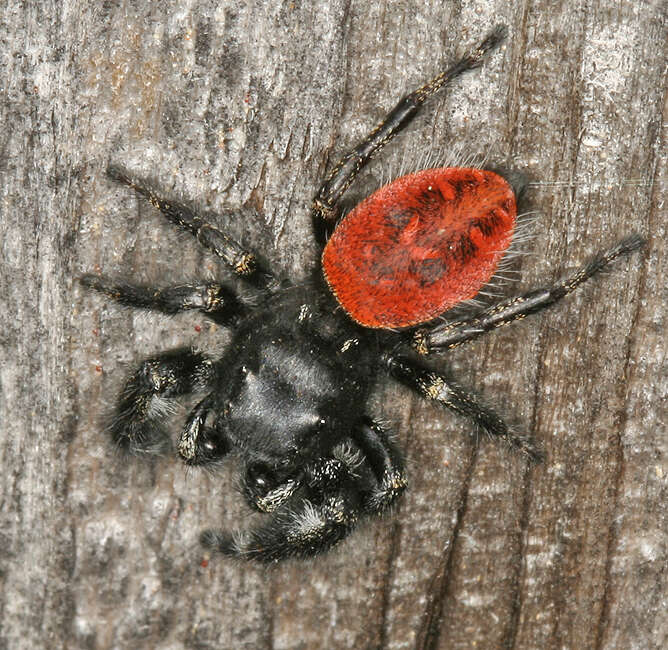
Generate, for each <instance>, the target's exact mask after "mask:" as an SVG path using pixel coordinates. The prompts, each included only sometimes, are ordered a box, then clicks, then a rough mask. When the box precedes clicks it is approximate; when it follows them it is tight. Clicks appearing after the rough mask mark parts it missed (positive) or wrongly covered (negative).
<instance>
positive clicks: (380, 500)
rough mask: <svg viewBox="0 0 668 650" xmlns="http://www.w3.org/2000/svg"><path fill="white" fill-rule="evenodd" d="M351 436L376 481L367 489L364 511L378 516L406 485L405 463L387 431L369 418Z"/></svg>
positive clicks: (390, 504) (399, 494) (398, 495)
mask: <svg viewBox="0 0 668 650" xmlns="http://www.w3.org/2000/svg"><path fill="white" fill-rule="evenodd" d="M351 437H352V439H353V440H354V441H355V443H356V444H357V446H358V447H359V449H360V450H361V451H362V452H363V454H364V456H365V457H366V459H367V461H368V462H369V465H370V466H371V469H372V470H373V473H374V475H375V478H376V481H377V484H375V485H373V486H371V487H370V489H369V490H368V494H367V495H366V497H365V501H364V509H365V510H366V511H367V512H369V513H373V514H380V513H382V512H384V511H385V510H387V509H388V508H389V507H390V506H392V505H393V504H394V502H395V501H396V500H397V499H398V498H399V497H400V496H401V494H402V493H403V492H404V490H405V489H406V486H407V485H408V482H407V480H406V471H405V466H404V460H403V458H402V455H401V453H400V452H399V449H398V448H397V447H396V446H395V445H394V443H393V442H392V440H391V439H390V437H389V436H388V433H387V431H385V430H384V429H383V428H382V427H381V426H380V425H379V424H378V423H377V422H374V421H373V420H371V419H369V418H367V419H365V420H363V421H362V422H361V423H360V426H359V427H357V429H356V430H355V431H354V432H353V434H352V436H351Z"/></svg>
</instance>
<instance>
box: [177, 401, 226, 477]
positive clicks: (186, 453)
mask: <svg viewBox="0 0 668 650" xmlns="http://www.w3.org/2000/svg"><path fill="white" fill-rule="evenodd" d="M214 401H215V394H214V393H211V394H209V395H207V396H206V397H205V398H204V399H203V400H202V401H201V402H200V403H199V404H198V405H197V406H196V407H195V408H194V409H193V410H192V411H191V412H190V415H188V419H187V420H186V424H185V426H184V427H183V431H181V436H180V438H179V443H178V445H177V450H178V453H179V456H180V457H181V460H182V461H183V462H184V463H185V464H186V465H190V466H205V465H214V464H216V463H218V462H219V461H220V460H221V458H222V457H223V456H225V455H226V454H227V453H228V452H229V450H230V449H231V447H232V444H231V443H230V441H229V439H228V438H227V436H226V435H225V434H224V433H222V432H221V431H220V430H219V429H216V428H214V427H207V426H205V423H206V418H207V416H208V414H209V411H211V410H212V409H213V408H214Z"/></svg>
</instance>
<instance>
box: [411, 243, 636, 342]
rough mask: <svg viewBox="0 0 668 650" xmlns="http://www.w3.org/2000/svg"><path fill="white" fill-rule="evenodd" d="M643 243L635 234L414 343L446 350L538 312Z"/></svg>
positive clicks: (417, 334) (414, 337) (424, 332)
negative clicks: (549, 282)
mask: <svg viewBox="0 0 668 650" xmlns="http://www.w3.org/2000/svg"><path fill="white" fill-rule="evenodd" d="M643 244H644V241H643V239H642V238H641V237H640V236H639V235H631V236H630V237H627V238H626V239H624V240H622V241H621V242H619V243H618V244H617V245H616V246H614V247H613V248H610V249H609V250H607V251H604V252H602V253H599V254H598V255H597V256H596V257H594V259H592V260H591V262H589V263H588V264H587V265H586V266H583V267H582V268H581V269H580V270H579V271H577V272H576V273H574V274H573V275H571V276H569V277H567V278H566V279H565V280H562V281H561V282H559V283H557V284H555V285H554V286H552V287H545V288H542V289H535V290H533V291H529V292H528V293H525V294H524V295H521V296H517V297H515V298H511V299H510V300H506V301H504V302H500V303H498V304H496V305H492V306H491V307H490V308H489V309H486V310H484V311H483V312H481V313H480V314H478V315H477V316H474V317H473V318H469V319H466V320H460V321H456V322H450V323H443V324H442V325H437V326H436V327H433V328H424V329H419V330H417V331H414V332H411V334H410V339H411V345H412V347H414V348H415V349H416V350H417V351H418V352H419V353H420V354H429V353H430V352H442V351H445V350H449V349H451V348H455V347H457V346H458V345H461V344H462V343H466V342H468V341H471V340H473V339H475V338H477V337H478V336H481V335H482V334H484V333H485V332H489V331H490V330H493V329H496V328H497V327H501V326H502V325H506V324H508V323H511V322H512V321H514V320H518V319H521V318H524V317H525V316H528V315H529V314H535V313H536V312H538V311H541V310H542V309H546V308H547V307H551V306H552V305H554V304H555V303H556V302H558V301H559V300H561V299H562V298H564V297H566V296H567V295H568V294H569V293H572V292H573V291H575V289H577V288H578V287H579V286H580V285H581V284H582V283H583V282H586V281H587V280H589V278H591V277H592V276H594V275H596V274H597V273H598V272H599V271H601V270H603V269H604V268H606V267H607V266H608V265H609V264H610V262H612V261H613V260H614V259H616V258H617V257H619V256H620V255H628V254H630V253H632V252H633V251H636V250H638V249H639V248H640V247H641V246H643Z"/></svg>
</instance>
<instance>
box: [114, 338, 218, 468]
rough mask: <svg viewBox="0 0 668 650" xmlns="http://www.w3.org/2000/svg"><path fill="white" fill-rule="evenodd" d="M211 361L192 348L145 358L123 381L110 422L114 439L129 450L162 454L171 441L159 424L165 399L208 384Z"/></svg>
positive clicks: (164, 412)
mask: <svg viewBox="0 0 668 650" xmlns="http://www.w3.org/2000/svg"><path fill="white" fill-rule="evenodd" d="M214 376H215V369H214V364H213V362H212V361H211V360H210V359H208V358H206V357H205V356H204V355H202V354H200V353H198V352H194V351H193V350H191V349H179V350H173V351H171V352H166V353H164V354H161V355H158V356H155V357H151V358H150V359H146V360H145V361H144V362H143V363H142V364H141V365H140V366H139V368H138V369H137V370H136V371H135V372H134V373H133V374H132V376H131V377H130V378H129V379H128V380H127V382H126V383H125V387H124V388H123V391H122V392H121V395H120V397H119V400H118V404H117V408H116V412H115V414H114V418H113V420H112V422H111V425H110V426H109V430H110V433H111V435H112V437H113V439H114V442H116V444H117V445H118V446H119V447H120V448H121V449H123V450H125V451H127V452H128V453H131V454H152V455H157V454H162V453H164V452H166V451H167V450H168V449H169V447H170V441H169V438H168V436H167V435H166V433H165V432H164V430H163V428H162V420H163V419H164V418H165V417H166V415H167V414H168V413H169V405H168V404H167V403H166V401H165V400H166V399H171V398H175V397H178V396H180V395H186V394H188V393H192V392H195V391H199V390H206V389H207V388H211V385H212V382H213V380H214Z"/></svg>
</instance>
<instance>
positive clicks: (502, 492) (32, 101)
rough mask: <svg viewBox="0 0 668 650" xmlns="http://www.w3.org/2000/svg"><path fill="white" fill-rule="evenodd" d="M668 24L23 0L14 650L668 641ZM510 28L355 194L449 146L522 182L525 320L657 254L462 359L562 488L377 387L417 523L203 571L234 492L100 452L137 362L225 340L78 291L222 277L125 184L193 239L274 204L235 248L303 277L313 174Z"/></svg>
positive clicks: (12, 289)
mask: <svg viewBox="0 0 668 650" xmlns="http://www.w3.org/2000/svg"><path fill="white" fill-rule="evenodd" d="M666 20H667V18H666V12H665V5H663V4H662V3H661V2H660V1H656V2H646V1H642V0H639V1H638V2H621V3H620V2H618V1H617V0H598V1H596V0H594V1H592V2H586V3H584V2H583V3H578V2H571V3H569V2H562V3H555V2H552V1H547V0H534V1H533V2H529V1H523V2H503V1H500V0H499V1H497V0H493V1H491V2H490V1H484V2H483V1H480V2H466V3H459V2H443V1H441V0H421V1H420V2H414V3H412V2H392V3H389V2H388V3H382V2H362V1H354V2H350V1H349V0H348V1H346V0H327V1H324V0H315V1H313V2H299V1H294V2H266V1H265V0H249V1H248V2H235V1H230V2H225V1H215V2H214V1H213V0H211V1H204V0H203V1H199V2H186V1H184V0H182V1H180V2H176V1H166V2H160V3H148V2H130V1H128V0H108V1H105V2H95V3H84V2H73V1H64V2H57V3H56V2H51V1H47V0H40V1H39V2H38V1H36V0H29V1H28V2H19V1H18V0H6V2H4V3H2V7H1V8H0V39H1V43H2V47H1V48H0V88H1V90H2V93H1V94H0V124H2V129H1V130H0V242H1V244H2V261H1V263H2V274H1V276H0V296H1V299H2V302H3V304H4V308H3V309H2V312H1V316H0V318H1V321H0V341H1V344H0V345H1V348H0V349H1V354H2V357H1V362H2V363H1V367H0V373H1V374H0V382H1V386H0V388H1V395H0V418H1V420H0V422H1V427H2V436H1V438H0V454H1V458H2V461H1V462H2V475H1V476H0V547H1V548H2V555H1V556H0V584H1V585H2V593H1V594H0V648H8V649H12V650H13V649H14V648H165V649H167V648H169V649H177V648H295V649H296V648H319V647H323V648H413V647H417V648H518V649H519V648H577V649H582V648H615V649H617V648H618V649H620V650H621V649H628V648H665V647H667V646H668V602H667V598H668V595H667V594H668V568H667V565H668V541H667V540H668V537H667V535H668V508H667V506H666V504H667V502H668V500H667V496H668V494H667V492H668V460H667V456H666V454H667V451H668V441H667V435H666V394H667V392H668V372H667V368H666V361H665V348H666V330H667V329H668V323H667V322H666V307H665V305H666V303H667V300H668V296H667V295H666V277H667V275H668V260H667V255H666V244H665V242H666V209H665V202H666V181H667V178H666V166H665V155H666V145H665V139H664V138H665V132H664V133H663V134H662V130H661V129H662V123H663V124H665V122H666V121H667V120H666V114H665V97H666V95H665V91H666V77H665V70H666V30H667V22H666ZM499 21H503V22H506V23H507V24H508V25H509V26H510V30H511V40H510V41H509V42H508V44H507V46H506V47H505V49H504V50H503V51H502V52H501V53H500V54H498V55H496V56H494V57H493V59H492V60H491V61H490V64H489V65H488V66H486V67H485V68H484V69H483V70H481V71H479V72H476V73H474V74H471V75H468V76H467V77H466V78H465V79H462V80H461V81H460V82H458V83H457V84H455V87H453V88H452V90H451V92H450V93H449V94H447V96H443V97H439V98H438V99H436V100H435V101H433V102H432V103H431V104H430V105H429V108H428V110H426V111H425V114H424V117H421V118H420V119H419V120H418V123H417V124H416V125H415V126H414V127H413V128H412V129H411V130H410V131H409V132H407V133H405V134H403V135H402V136H401V137H400V138H398V139H397V141H396V143H395V144H394V145H393V146H392V147H391V148H390V150H388V151H387V154H386V155H384V156H383V157H382V158H381V159H379V160H377V161H376V162H375V163H374V164H373V165H372V167H371V168H370V169H369V171H368V173H366V174H365V175H364V178H363V179H361V182H360V183H359V184H357V185H355V187H354V188H353V191H352V194H353V195H354V196H353V197H352V198H356V197H359V196H361V195H363V194H364V193H365V192H367V191H368V190H369V189H372V188H374V187H376V186H378V184H379V183H380V182H381V180H382V179H383V178H385V179H386V178H388V177H389V176H391V175H392V174H397V173H398V172H399V170H400V169H402V165H403V169H407V170H410V169H416V168H418V167H420V166H423V164H424V163H423V162H421V161H422V160H423V157H424V156H425V155H426V154H430V155H431V156H432V160H434V161H436V162H437V163H438V162H439V161H444V160H449V159H451V158H452V151H453V149H454V150H456V151H459V156H460V158H461V156H463V155H469V154H482V155H485V154H486V155H487V156H488V160H489V164H490V165H491V166H494V165H496V166H499V165H500V166H505V167H507V168H512V169H520V170H523V171H525V172H527V173H528V174H530V176H531V177H532V179H533V180H534V181H540V182H541V184H536V185H534V186H533V187H531V188H530V191H529V192H528V195H527V209H529V210H535V211H536V215H537V217H536V219H535V220H534V221H533V223H532V225H531V226H530V229H529V231H528V232H529V233H530V234H531V235H532V237H533V238H532V239H530V240H527V241H526V242H525V243H523V245H522V249H523V250H524V251H525V252H526V253H527V255H526V256H524V257H523V258H522V260H521V262H518V264H517V266H516V268H517V270H519V271H521V279H520V281H519V282H518V283H515V284H511V285H506V286H503V287H502V288H501V292H502V293H504V294H506V295H510V294H512V293H515V292H517V291H519V290H521V289H525V288H528V287H532V286H536V285H538V284H540V283H542V282H546V281H549V280H551V279H555V278H557V277H559V275H560V274H561V273H562V272H563V271H565V270H566V269H573V268H575V267H576V266H577V265H579V264H580V263H581V262H583V261H584V260H586V259H587V258H588V256H590V255H592V254H593V253H594V252H595V251H596V250H598V249H599V248H602V247H604V246H607V245H609V244H612V243H614V242H615V241H617V240H618V239H620V238H621V237H622V236H624V235H626V234H628V233H630V232H633V231H636V232H641V233H643V234H644V235H646V236H647V238H648V245H647V248H646V249H645V250H644V251H643V252H642V253H641V254H637V255H635V256H634V257H632V258H631V259H628V260H624V261H622V262H620V263H619V264H616V265H615V268H614V270H612V271H611V272H610V273H607V274H604V276H603V277H600V278H598V279H597V280H596V281H595V282H593V283H592V284H591V286H588V287H587V288H586V289H585V290H583V291H581V292H579V293H578V294H577V295H574V296H572V297H571V298H569V299H568V301H567V302H565V303H563V304H562V305H560V306H558V307H557V308H555V309H554V310H552V311H550V312H549V313H546V314H544V315H541V316H537V317H533V318H530V319H527V320H526V321H524V322H522V323H518V324H515V325H513V326H512V327H509V328H505V329H503V330H502V331H498V332H496V333H494V334H492V335H490V336H488V337H486V338H484V339H482V340H481V341H480V342H478V343H476V344H474V345H471V346H469V347H467V348H464V349H461V350H458V351H457V352H456V354H452V355H451V356H450V357H449V358H448V360H447V363H448V364H449V365H450V366H451V367H452V369H453V371H454V372H456V374H457V375H458V376H459V377H460V380H461V382H462V383H464V384H465V385H468V386H472V387H473V386H475V387H476V388H477V389H479V390H480V392H481V393H482V395H483V396H484V398H485V399H486V401H487V402H488V403H490V404H492V405H495V406H496V407H497V408H498V409H499V410H500V411H502V412H503V413H504V414H506V415H507V416H508V418H509V419H510V420H511V421H512V422H514V423H515V424H516V425H517V426H519V427H526V428H527V429H528V430H530V431H531V433H532V434H533V435H534V436H536V438H537V439H538V440H540V442H541V444H542V445H543V447H544V448H545V451H546V453H547V460H546V462H545V463H543V464H542V465H540V466H536V467H531V468H528V467H527V466H526V464H525V463H524V461H523V460H522V459H521V458H518V457H516V456H514V455H512V454H511V453H509V452H508V451H507V450H505V449H503V448H500V447H499V446H496V445H494V444H490V443H488V442H487V441H481V445H480V446H479V448H476V446H475V445H474V444H473V442H472V439H471V437H470V436H469V435H467V434H468V432H469V431H470V428H471V427H470V425H469V423H468V422H466V421H463V420H461V419H458V418H455V417H453V416H452V415H451V414H449V413H446V412H444V411H440V410H438V408H436V407H435V406H433V405H430V404H427V403H425V402H423V401H420V399H419V398H417V397H415V396H412V395H410V394H408V393H407V392H406V391H405V390H403V389H401V388H399V387H397V386H395V385H392V384H390V383H389V382H381V384H380V386H379V389H378V392H377V395H376V396H375V400H376V403H377V405H378V407H379V409H382V411H383V413H384V415H385V417H386V419H387V420H388V422H390V423H391V425H392V426H393V427H394V429H395V430H396V431H397V432H398V434H399V438H400V440H401V442H402V445H403V446H404V448H405V450H406V454H407V457H408V462H409V472H410V480H411V486H410V490H409V492H408V494H407V496H406V497H405V499H404V500H403V502H402V504H401V507H400V508H399V510H398V512H397V513H396V514H395V515H394V516H393V517H388V518H387V519H384V520H382V521H371V522H369V523H368V524H367V525H365V526H363V527H362V528H361V529H360V530H359V531H357V532H356V533H355V534H354V535H353V536H352V537H351V538H350V539H349V540H348V541H347V542H345V543H344V544H342V545H341V546H340V548H338V550H336V551H335V552H332V553H331V554H329V555H328V556H326V557H323V558H319V559H317V560H314V561H311V562H305V563H304V562H301V563H298V562H295V563H288V564H284V565H281V566H278V567H275V568H272V569H265V568H260V567H257V566H254V565H248V564H238V563H235V562H233V561H230V560H228V559H225V558H220V557H212V558H210V560H209V562H208V565H206V566H204V564H206V562H204V563H202V561H203V560H204V559H206V558H205V556H204V555H203V553H202V551H201V550H200V548H199V547H198V545H197V534H198V531H199V530H201V529H202V528H204V527H208V526H211V525H214V526H216V525H224V526H226V527H233V526H240V525H245V524H248V523H250V518H249V516H248V513H247V510H246V509H245V506H244V504H243V503H242V501H241V498H240V496H239V495H238V493H237V492H236V491H235V473H234V467H233V466H232V465H231V466H230V467H229V468H227V469H226V470H225V471H223V472H222V474H220V475H215V476H210V475H206V474H202V473H197V472H191V473H189V474H187V475H186V474H185V473H184V471H183V469H182V467H181V466H180V465H179V464H178V463H177V462H175V461H173V460H172V459H171V458H167V459H165V460H160V461H158V462H155V463H153V464H142V463H128V462H124V461H122V460H119V459H118V458H116V457H115V456H114V453H113V451H112V449H111V445H110V443H109V440H108V439H107V437H106V436H105V435H104V433H103V431H102V428H103V426H104V418H105V414H106V413H108V411H109V409H110V405H111V404H112V403H113V399H114V395H115V393H116V391H117V390H118V387H119V384H120V382H121V381H122V378H123V376H124V375H125V373H127V372H128V370H129V369H131V368H133V367H134V366H135V365H136V364H137V363H138V361H139V360H140V359H141V358H142V357H144V356H146V355H148V354H152V353H155V352H158V351H161V350H165V349H168V348H170V347H174V346H176V345H178V344H183V343H184V342H193V343H197V344H199V345H201V346H203V347H208V346H210V345H219V344H220V341H221V339H222V338H224V333H222V332H221V331H220V330H218V331H215V330H214V328H213V327H212V326H211V325H210V324H209V323H207V322H206V321H205V320H204V319H203V318H200V317H198V316H193V315H189V316H183V317H179V318H174V319H167V318H164V317H158V318H155V317H152V316H148V315H146V314H141V313H136V312H132V311H129V310H124V309H121V308H118V307H116V306H114V305H111V304H109V303H107V302H105V301H104V300H103V299H101V298H100V297H98V296H95V295H90V294H87V293H86V292H84V291H83V290H82V289H81V287H79V286H78V284H77V282H76V278H77V277H78V276H80V275H81V274H82V273H84V272H88V271H95V270H100V269H102V270H103V271H104V272H105V273H106V274H109V275H111V276H117V277H118V276H122V277H126V278H136V279H138V280H140V281H144V282H149V281H153V282H157V283H159V284H161V285H165V284H168V283H170V282H176V281H180V280H183V279H193V278H198V277H202V276H211V275H213V274H215V273H218V272H219V269H218V266H217V264H216V262H215V260H214V259H213V258H212V257H211V256H210V255H208V254H205V253H203V252H202V251H201V250H200V249H199V248H198V247H197V245H196V244H195V242H193V241H192V240H191V239H189V238H187V237H186V236H184V235H181V234H178V233H176V232H175V231H174V229H173V228H172V227H170V226H169V225H168V224H167V223H166V222H164V220H163V219H161V217H160V216H159V215H158V214H157V213H156V212H155V210H153V209H152V208H151V207H150V206H148V205H146V204H145V203H144V202H141V201H138V200H137V199H136V197H134V196H133V195H132V193H130V192H128V191H126V190H125V189H124V188H122V187H118V186H117V185H115V184H114V183H112V182H110V181H109V180H108V179H107V178H106V177H105V175H104V168H105V166H106V164H107V162H108V161H109V160H113V161H115V162H118V163H122V164H124V165H125V166H127V167H128V168H129V169H131V170H133V171H135V172H136V173H138V174H144V175H147V176H150V177H151V178H153V179H154V180H155V182H156V183H157V184H158V185H159V186H161V187H163V188H165V190H166V192H167V193H168V194H170V195H172V196H177V197H181V198H183V199H184V200H186V201H189V202H190V203H191V204H193V205H195V206H197V207H198V209H201V210H202V211H204V212H214V213H215V212H216V211H217V210H221V209H223V208H232V207H237V206H240V205H244V206H246V207H254V208H256V209H257V210H258V211H259V215H260V216H258V217H257V219H255V220H249V221H246V222H233V223H230V224H222V223H221V224H220V225H221V226H225V227H226V228H227V229H228V230H229V231H230V232H231V233H233V234H234V235H235V236H237V237H239V238H240V239H242V240H244V241H245V242H247V243H248V244H252V246H253V247H255V248H257V249H258V250H262V251H264V253H265V254H266V256H267V257H268V258H269V259H271V260H272V262H273V263H274V264H275V265H276V266H277V267H278V268H280V269H281V270H283V271H285V272H287V273H289V274H291V275H292V276H293V277H295V278H305V277H306V271H307V269H308V268H310V266H311V265H312V264H314V263H315V258H316V250H315V246H314V243H313V241H312V239H311V237H310V223H309V218H308V205H309V202H310V199H311V197H312V195H313V193H314V191H315V188H316V184H317V182H318V179H320V178H321V177H322V176H323V174H324V172H325V171H326V169H327V168H328V166H329V165H331V164H332V163H333V162H334V161H335V160H336V159H338V156H339V155H340V154H341V153H342V152H344V151H345V150H346V148H347V147H349V146H351V145H352V144H354V143H355V142H356V141H357V140H359V139H360V138H361V137H362V136H363V134H365V133H366V132H367V131H368V130H369V129H370V128H371V127H373V126H374V125H375V124H376V123H377V121H378V120H379V119H380V118H381V117H382V115H383V114H384V112H385V111H386V110H387V109H388V108H390V107H391V106H393V104H394V102H395V101H396V99H397V98H398V97H399V96H400V95H401V94H402V92H404V91H405V90H407V89H410V88H412V87H413V86H415V85H416V84H418V83H420V82H422V81H423V80H425V79H426V78H427V77H429V76H430V75H433V74H435V73H436V72H437V71H438V70H439V69H440V67H441V66H443V65H445V64H446V63H447V62H448V61H450V60H451V59H452V58H453V56H454V55H455V54H456V53H461V52H462V50H463V49H464V48H465V46H466V45H467V44H471V43H474V42H476V41H477V40H478V39H479V38H480V37H481V36H482V35H483V34H484V33H485V32H486V31H487V30H488V29H489V28H490V27H491V26H492V25H493V24H495V23H496V22H499ZM200 328H201V331H199V330H200ZM351 407H352V406H351ZM183 414H184V411H183V410H181V411H179V412H178V413H177V414H176V416H175V423H174V426H175V428H176V427H177V426H178V421H179V418H182V417H183Z"/></svg>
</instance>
